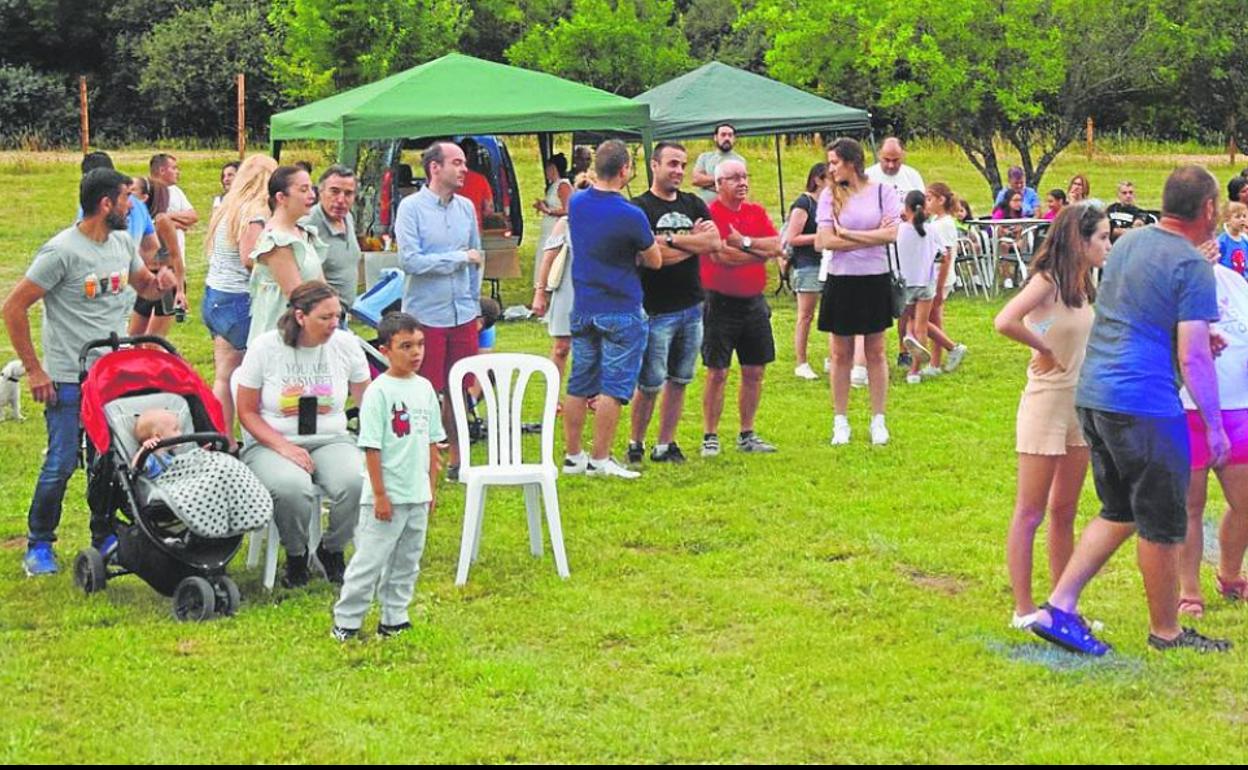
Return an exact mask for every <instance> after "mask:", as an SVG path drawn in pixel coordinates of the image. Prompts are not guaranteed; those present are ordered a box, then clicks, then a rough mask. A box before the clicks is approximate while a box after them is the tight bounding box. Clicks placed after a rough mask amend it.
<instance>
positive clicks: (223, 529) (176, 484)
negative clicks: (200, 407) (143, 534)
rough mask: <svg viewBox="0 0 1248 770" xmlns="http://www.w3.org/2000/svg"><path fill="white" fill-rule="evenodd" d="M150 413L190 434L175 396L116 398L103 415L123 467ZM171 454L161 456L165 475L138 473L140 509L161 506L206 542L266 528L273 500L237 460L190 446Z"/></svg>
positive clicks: (181, 404)
mask: <svg viewBox="0 0 1248 770" xmlns="http://www.w3.org/2000/svg"><path fill="white" fill-rule="evenodd" d="M149 409H168V410H169V411H170V412H173V414H174V415H176V416H177V417H178V420H179V422H180V423H181V425H182V432H183V433H184V434H189V433H193V432H194V430H195V428H194V423H193V421H192V418H191V411H190V407H189V406H188V405H187V403H186V400H185V399H184V398H183V397H182V396H179V395H177V394H174V393H150V394H147V395H142V396H128V397H126V398H119V399H116V400H114V401H112V402H110V403H109V404H108V405H106V406H105V408H104V411H105V414H106V416H107V419H108V425H109V429H110V430H111V431H112V433H113V437H114V439H115V441H116V442H117V444H118V446H119V447H120V449H121V451H122V454H123V456H124V457H125V460H126V462H127V463H133V461H134V458H135V457H137V456H138V454H139V449H140V446H139V442H138V440H137V439H136V438H135V437H134V428H135V423H136V422H137V421H138V418H139V415H140V414H142V413H143V412H145V411H147V410H149ZM173 450H174V452H173V453H172V454H169V453H165V454H164V456H163V458H162V459H163V460H164V461H165V462H164V466H165V467H164V470H163V471H161V472H160V473H159V474H158V475H157V476H156V477H155V478H148V476H147V475H146V474H145V473H143V472H140V473H139V474H138V477H137V479H136V481H135V490H136V493H137V494H138V496H139V498H140V499H139V503H140V504H141V505H148V504H150V503H154V502H157V501H163V502H164V503H165V505H166V506H168V508H169V509H170V510H171V511H172V512H173V514H174V515H175V516H177V517H178V520H179V521H181V522H182V523H183V524H184V525H185V526H186V528H187V530H189V531H190V532H191V533H193V534H195V535H198V536H200V537H205V538H212V539H217V538H225V537H233V536H236V535H241V534H243V533H245V532H250V531H252V530H256V529H260V528H262V527H265V526H268V523H269V520H270V519H272V518H273V497H272V495H271V494H270V493H269V491H268V489H266V488H265V486H264V485H263V484H262V483H261V482H260V479H259V478H257V477H256V475H255V474H254V473H252V472H251V469H250V468H248V467H247V466H246V465H244V464H243V463H242V462H241V461H240V460H238V458H235V457H232V456H230V455H228V454H226V453H224V452H210V451H208V450H206V449H203V448H201V447H195V446H191V445H182V446H181V447H174V448H173ZM179 450H180V451H179Z"/></svg>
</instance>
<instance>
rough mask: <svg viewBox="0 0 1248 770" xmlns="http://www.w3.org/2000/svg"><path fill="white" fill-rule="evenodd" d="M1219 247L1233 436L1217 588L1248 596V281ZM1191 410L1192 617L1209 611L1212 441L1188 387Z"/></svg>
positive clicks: (1225, 400) (1186, 570) (1225, 385)
mask: <svg viewBox="0 0 1248 770" xmlns="http://www.w3.org/2000/svg"><path fill="white" fill-rule="evenodd" d="M1218 256H1219V253H1218V251H1217V250H1216V249H1215V250H1214V251H1213V252H1212V254H1211V255H1210V259H1209V261H1210V262H1211V263H1213V274H1214V278H1215V279H1216V281H1217V284H1218V320H1217V322H1216V323H1215V324H1213V331H1216V332H1217V333H1218V334H1219V335H1221V337H1222V339H1223V340H1224V341H1225V342H1226V348H1225V349H1224V350H1223V351H1222V353H1221V355H1219V356H1218V357H1217V358H1215V359H1214V365H1215V367H1216V372H1217V377H1218V396H1219V401H1220V403H1221V404H1222V425H1223V427H1224V428H1225V429H1226V436H1227V438H1228V439H1230V442H1231V459H1230V460H1229V461H1228V462H1227V464H1226V466H1225V467H1222V468H1215V469H1214V473H1216V474H1217V476H1218V482H1219V483H1220V484H1221V485H1222V492H1223V493H1224V494H1225V495H1226V501H1227V503H1229V507H1228V508H1227V510H1226V514H1225V515H1224V516H1223V517H1222V526H1221V529H1220V531H1219V533H1218V542H1219V545H1220V547H1221V548H1220V553H1219V557H1218V571H1217V575H1216V578H1217V586H1218V593H1220V594H1222V595H1223V596H1224V597H1226V598H1227V599H1238V600H1243V599H1248V578H1246V577H1244V574H1243V571H1242V570H1243V565H1244V551H1245V549H1248V281H1245V280H1244V279H1243V277H1242V276H1241V275H1239V273H1236V272H1235V271H1234V270H1231V269H1230V268H1227V267H1224V266H1222V265H1220V264H1218ZM1179 395H1180V397H1181V398H1182V399H1183V408H1184V409H1186V410H1187V430H1188V436H1189V443H1190V444H1191V448H1192V460H1191V467H1192V479H1191V483H1190V485H1189V486H1188V489H1187V538H1186V539H1185V540H1184V541H1183V550H1182V551H1180V556H1179V564H1180V568H1179V585H1180V590H1179V612H1181V613H1183V614H1186V615H1190V616H1192V617H1197V618H1198V617H1201V616H1202V615H1204V610H1205V602H1204V598H1203V596H1202V594H1201V590H1200V559H1201V556H1202V555H1203V552H1204V513H1205V500H1206V495H1207V487H1208V481H1209V464H1210V457H1209V443H1208V441H1206V439H1205V423H1204V421H1203V420H1202V419H1201V418H1200V412H1199V411H1197V409H1196V404H1195V403H1194V402H1193V401H1192V398H1191V396H1190V395H1189V394H1188V392H1187V388H1183V390H1182V391H1181V392H1180V394H1179Z"/></svg>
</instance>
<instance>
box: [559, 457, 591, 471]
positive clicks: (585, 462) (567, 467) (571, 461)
mask: <svg viewBox="0 0 1248 770" xmlns="http://www.w3.org/2000/svg"><path fill="white" fill-rule="evenodd" d="M588 466H589V455H587V454H585V453H584V452H581V453H580V454H578V455H564V456H563V472H564V473H565V474H567V475H568V476H579V475H581V474H582V473H584V472H585V470H586V468H587V467H588Z"/></svg>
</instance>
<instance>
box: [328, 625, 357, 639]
mask: <svg viewBox="0 0 1248 770" xmlns="http://www.w3.org/2000/svg"><path fill="white" fill-rule="evenodd" d="M329 635H330V636H332V637H334V639H335V640H337V641H339V642H349V641H351V640H352V639H355V638H357V637H358V636H359V635H360V629H358V628H342V627H341V626H334V628H333V630H332V631H330V632H329Z"/></svg>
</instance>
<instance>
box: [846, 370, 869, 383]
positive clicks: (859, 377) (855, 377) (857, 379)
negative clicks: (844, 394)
mask: <svg viewBox="0 0 1248 770" xmlns="http://www.w3.org/2000/svg"><path fill="white" fill-rule="evenodd" d="M849 384H850V385H853V386H854V387H855V388H865V387H867V367H865V366H855V367H854V368H853V369H850V370H849Z"/></svg>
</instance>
